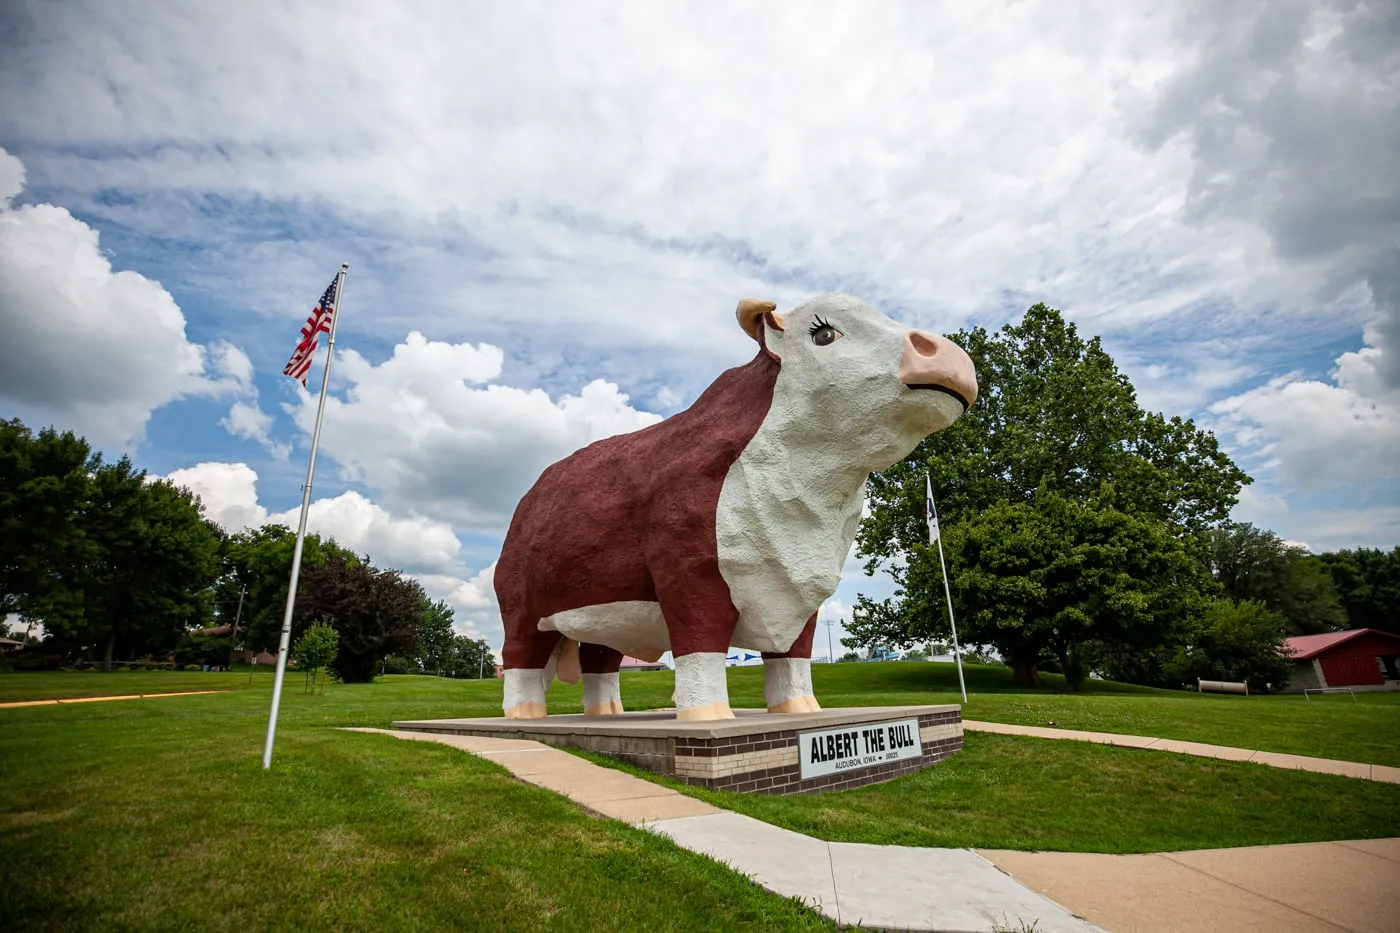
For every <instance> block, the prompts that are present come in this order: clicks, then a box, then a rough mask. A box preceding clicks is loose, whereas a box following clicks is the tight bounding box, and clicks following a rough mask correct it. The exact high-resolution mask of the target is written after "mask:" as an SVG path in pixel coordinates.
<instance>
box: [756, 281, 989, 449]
mask: <svg viewBox="0 0 1400 933" xmlns="http://www.w3.org/2000/svg"><path fill="white" fill-rule="evenodd" d="M737 315H738V318H739V324H740V326H742V327H743V328H744V330H745V331H746V332H747V333H748V334H749V336H751V337H753V338H754V339H755V340H756V341H758V343H759V345H760V346H762V347H763V348H764V350H765V351H766V352H767V353H768V354H769V355H771V356H772V357H774V358H775V359H777V360H778V361H779V362H780V363H781V366H782V368H781V371H780V373H779V376H778V381H777V384H776V385H775V386H774V391H773V405H772V408H771V409H770V411H769V419H770V420H771V419H774V418H776V419H778V420H779V421H780V422H781V424H782V429H783V430H784V431H785V432H786V434H787V436H788V439H789V440H790V442H791V443H792V445H793V447H794V448H797V449H804V448H805V449H808V450H813V449H821V448H826V449H828V450H831V451H833V452H835V451H837V450H839V451H840V454H841V459H842V466H843V467H845V468H847V469H855V470H858V471H862V472H866V473H869V472H871V471H874V470H883V469H885V468H886V467H888V466H890V465H892V464H894V463H897V462H898V461H899V460H901V459H903V458H904V457H906V456H908V454H909V452H910V451H912V450H913V449H914V448H915V447H916V446H918V444H919V442H920V441H921V440H923V439H924V438H925V437H927V436H928V435H930V434H933V433H934V432H936V431H941V430H943V429H944V428H946V427H948V426H949V425H951V424H952V423H953V422H954V421H956V420H958V418H959V417H960V416H961V415H962V413H963V412H964V411H966V410H967V409H968V407H969V406H971V405H972V403H973V402H975V401H976V400H977V374H976V372H975V370H974V369H973V365H972V360H971V359H970V358H969V357H968V355H967V353H965V352H964V351H963V349H962V348H961V347H959V346H958V345H956V344H955V343H953V342H952V341H950V340H948V339H947V338H946V337H941V336H939V335H937V334H928V333H924V332H922V331H917V330H913V329H911V328H909V327H906V326H905V325H903V324H900V323H899V322H898V321H894V320H892V319H890V318H888V317H886V316H885V315H884V314H881V313H880V312H879V311H877V310H875V309H874V308H872V307H871V306H870V305H868V304H866V303H865V302H863V301H861V300H860V299H858V298H853V297H852V296H850V295H844V294H841V293H838V292H833V293H830V294H826V295H821V296H819V297H817V298H813V299H812V300H811V301H808V302H807V303H806V304H803V305H801V306H800V307H798V308H795V309H793V310H792V311H789V312H787V313H785V314H782V315H779V314H777V313H776V306H775V305H774V304H773V303H772V302H768V301H754V300H752V299H746V300H744V301H742V302H740V303H739V309H738V312H737Z"/></svg>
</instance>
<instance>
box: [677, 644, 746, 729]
mask: <svg viewBox="0 0 1400 933" xmlns="http://www.w3.org/2000/svg"><path fill="white" fill-rule="evenodd" d="M676 718H677V719H681V720H704V719H733V718H734V711H733V710H732V709H730V708H729V683H728V681H727V680H726V679H725V676H724V652H721V651H697V652H695V653H694V654H686V655H681V656H680V657H678V658H676Z"/></svg>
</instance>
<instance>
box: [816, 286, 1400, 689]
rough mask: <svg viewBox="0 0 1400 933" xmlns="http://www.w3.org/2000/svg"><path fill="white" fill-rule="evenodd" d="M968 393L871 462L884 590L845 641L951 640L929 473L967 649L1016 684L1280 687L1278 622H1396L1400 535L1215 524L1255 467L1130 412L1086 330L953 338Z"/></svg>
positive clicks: (1199, 433)
mask: <svg viewBox="0 0 1400 933" xmlns="http://www.w3.org/2000/svg"><path fill="white" fill-rule="evenodd" d="M954 339H955V340H956V341H957V342H958V343H959V344H960V345H961V346H963V347H964V348H965V349H967V351H968V353H969V354H970V355H971V356H972V358H973V360H974V362H975V363H976V365H977V371H978V379H979V383H980V391H979V396H978V400H977V404H976V405H975V406H974V407H973V408H972V409H971V410H970V411H969V412H968V413H967V414H966V415H964V416H963V418H962V419H960V420H959V421H958V422H957V423H956V424H955V425H953V426H952V427H951V428H949V429H947V430H945V431H942V432H940V433H938V434H935V435H934V436H932V437H930V438H927V439H926V440H924V441H923V442H922V443H921V444H920V445H919V447H918V448H917V449H916V450H915V451H914V452H913V453H911V454H910V455H909V456H908V457H907V458H905V459H904V460H903V461H902V462H900V463H898V464H895V465H894V466H892V467H890V468H889V469H888V470H885V471H883V472H880V473H876V474H873V475H872V476H871V477H870V481H869V484H868V487H867V499H868V503H869V507H870V513H871V514H870V516H869V518H867V519H866V520H865V521H864V522H863V523H862V525H861V529H860V532H859V537H858V545H859V551H860V554H861V556H863V557H865V558H866V559H867V570H868V571H872V572H873V571H874V570H875V569H876V568H877V567H883V568H885V569H887V570H888V571H889V573H890V574H891V576H892V577H893V578H894V580H895V582H896V584H897V585H898V590H897V591H896V593H895V595H894V596H893V597H892V598H890V599H887V600H882V601H876V600H872V599H869V598H868V597H860V598H859V599H858V601H857V605H856V607H855V610H854V613H853V619H852V621H851V623H850V625H849V626H848V630H849V632H850V634H849V636H848V637H847V638H845V639H843V642H842V643H843V644H844V645H846V646H847V647H852V648H854V647H864V648H870V647H874V646H887V647H888V646H894V647H907V646H910V645H914V644H922V643H926V642H930V641H935V640H937V641H947V640H948V639H949V635H950V632H949V627H948V619H947V613H946V610H945V608H944V603H945V600H944V590H943V580H942V573H941V571H940V569H939V563H938V555H937V552H936V550H935V548H934V547H932V546H930V545H929V543H928V537H927V535H928V532H927V527H926V525H925V511H924V474H925V472H928V473H929V474H930V475H931V477H932V484H933V490H934V496H935V499H936V502H937V506H938V512H939V518H940V528H941V537H942V541H943V546H944V549H945V553H946V556H947V562H948V567H949V587H950V590H951V592H952V598H953V605H954V611H955V612H956V613H957V620H958V628H959V632H958V634H959V636H960V638H961V640H962V641H963V643H964V644H967V645H974V646H975V645H985V646H990V647H992V648H995V649H996V650H997V651H998V652H999V653H1000V655H1001V656H1002V657H1003V658H1004V659H1005V661H1006V662H1007V663H1008V664H1009V665H1010V666H1011V668H1012V670H1013V672H1014V676H1015V677H1016V679H1017V680H1018V681H1020V682H1022V683H1026V684H1033V683H1035V682H1037V680H1038V677H1039V673H1040V672H1042V671H1053V672H1060V673H1063V674H1064V675H1065V678H1066V680H1067V682H1068V684H1069V685H1070V686H1071V687H1077V686H1078V685H1079V684H1081V683H1082V682H1083V681H1084V679H1085V678H1086V677H1088V676H1089V675H1090V674H1091V673H1098V674H1101V675H1103V676H1106V677H1110V678H1113V679H1118V680H1126V681H1129V682H1134V683H1141V684H1150V685H1160V686H1181V685H1185V684H1192V683H1194V682H1195V680H1196V678H1198V677H1200V678H1203V679H1228V680H1239V679H1245V680H1248V681H1251V682H1252V683H1254V684H1256V685H1257V686H1263V685H1264V684H1266V683H1273V684H1275V685H1276V686H1277V685H1280V684H1282V683H1283V682H1284V681H1285V680H1286V678H1287V675H1288V671H1289V668H1290V665H1289V663H1288V662H1287V661H1286V660H1285V659H1284V658H1283V657H1282V656H1281V655H1280V654H1279V650H1278V649H1279V647H1280V646H1281V645H1282V642H1283V640H1284V638H1285V637H1287V636H1288V635H1291V634H1304V633H1311V632H1323V631H1331V630H1334V629H1339V628H1346V627H1349V626H1350V627H1368V628H1378V629H1383V630H1386V631H1396V630H1397V626H1400V548H1396V549H1394V550H1392V551H1389V552H1384V551H1379V550H1368V549H1360V550H1351V551H1340V552H1337V553H1334V554H1321V555H1313V554H1310V553H1309V552H1308V551H1306V550H1305V549H1303V548H1298V547H1291V546H1289V545H1287V544H1285V543H1284V542H1283V541H1281V540H1280V539H1279V538H1278V536H1277V535H1275V534H1273V533H1272V532H1269V531H1266V530H1263V529H1257V528H1254V527H1253V526H1250V525H1247V524H1239V523H1235V522H1231V521H1230V520H1229V514H1230V510H1231V509H1232V507H1233V506H1234V505H1235V503H1236V502H1237V499H1238V495H1239V491H1240V489H1241V488H1242V487H1243V486H1244V485H1245V484H1247V483H1249V482H1250V478H1249V477H1248V476H1247V475H1246V474H1245V473H1244V472H1243V471H1242V470H1241V469H1240V468H1239V467H1238V466H1236V465H1235V464H1234V463H1233V462H1232V461H1231V459H1230V458H1229V457H1228V456H1227V455H1226V454H1225V453H1224V451H1222V450H1221V449H1220V447H1219V445H1218V443H1217V441H1216V439H1215V437H1214V436H1213V435H1212V434H1211V433H1210V432H1208V431H1204V430H1202V429H1201V428H1199V427H1197V426H1196V425H1195V424H1194V423H1193V422H1192V421H1190V420H1183V419H1181V418H1166V417H1164V416H1162V415H1160V414H1155V413H1151V412H1147V411H1144V410H1143V409H1142V408H1141V406H1140V405H1139V404H1138V402H1137V398H1136V393H1135V391H1134V389H1133V386H1132V384H1131V382H1130V381H1129V380H1128V378H1127V377H1126V376H1125V375H1124V374H1123V373H1121V372H1120V371H1119V370H1118V368H1117V366H1116V365H1115V363H1114V362H1113V360H1112V358H1111V357H1110V356H1109V354H1108V353H1107V352H1106V351H1105V350H1104V349H1103V346H1102V344H1101V342H1100V341H1099V339H1098V338H1093V339H1088V340H1086V339H1084V338H1083V337H1081V336H1080V335H1079V333H1078V330H1077V328H1076V327H1075V325H1074V324H1072V323H1070V322H1067V321H1066V320H1065V319H1064V317H1063V316H1062V315H1061V314H1060V312H1058V311H1056V310H1054V309H1051V308H1048V307H1046V306H1045V305H1036V306H1034V307H1032V308H1030V309H1029V310H1028V311H1027V312H1026V314H1025V315H1024V317H1023V318H1022V320H1021V321H1019V322H1017V323H1015V324H1008V325H1006V326H1005V327H1003V328H1002V329H1001V330H1000V331H997V332H988V331H986V330H984V329H982V328H975V329H972V330H965V331H962V332H961V333H959V334H958V335H957V337H956V338H954Z"/></svg>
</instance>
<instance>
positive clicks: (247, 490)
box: [165, 463, 296, 533]
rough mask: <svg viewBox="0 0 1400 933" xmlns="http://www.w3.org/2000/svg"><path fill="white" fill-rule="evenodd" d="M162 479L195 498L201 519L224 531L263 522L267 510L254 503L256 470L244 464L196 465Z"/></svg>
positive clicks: (266, 517) (256, 491) (240, 528)
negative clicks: (197, 501) (202, 512)
mask: <svg viewBox="0 0 1400 933" xmlns="http://www.w3.org/2000/svg"><path fill="white" fill-rule="evenodd" d="M165 479H168V480H170V481H171V482H172V483H175V484H177V485H179V486H184V487H185V488H186V489H188V490H190V491H191V492H193V493H194V494H195V495H197V496H199V498H200V501H201V502H202V503H203V505H204V514H205V516H206V517H207V518H208V519H209V520H210V521H212V522H214V523H215V524H217V525H218V526H219V527H221V528H223V529H224V530H225V531H227V532H230V533H232V532H237V531H242V530H243V529H245V528H255V527H257V526H259V525H262V524H265V523H266V522H267V519H268V515H267V509H265V508H263V507H262V506H261V505H260V504H259V503H258V474H257V471H255V470H254V469H253V468H252V467H250V466H248V464H246V463H196V464H195V465H194V466H192V467H186V468H184V469H181V470H175V471H173V472H171V473H168V474H167V475H166V476H165ZM292 527H296V526H295V525H293V526H292Z"/></svg>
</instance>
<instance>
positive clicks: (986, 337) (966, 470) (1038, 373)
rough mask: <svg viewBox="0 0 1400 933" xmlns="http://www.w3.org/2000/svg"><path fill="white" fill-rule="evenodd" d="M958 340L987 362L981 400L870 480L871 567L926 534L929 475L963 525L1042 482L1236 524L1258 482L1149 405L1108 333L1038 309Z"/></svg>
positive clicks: (941, 501) (866, 550) (1147, 513)
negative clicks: (1102, 337) (1232, 517)
mask: <svg viewBox="0 0 1400 933" xmlns="http://www.w3.org/2000/svg"><path fill="white" fill-rule="evenodd" d="M953 339H954V340H955V341H956V342H957V343H958V344H959V345H960V346H962V347H963V348H964V349H965V350H967V352H968V354H969V355H970V356H971V357H972V359H973V362H974V363H975V364H976V366H977V378H978V383H979V390H978V399H977V404H976V405H974V406H973V407H972V409H971V410H969V411H968V412H967V414H965V415H964V416H963V417H962V418H961V419H959V420H958V422H957V423H956V424H954V425H953V426H952V427H950V428H948V429H947V430H945V431H940V432H939V433H937V434H935V435H933V436H932V437H929V438H926V439H925V440H924V441H923V442H922V443H921V444H920V445H919V446H918V448H917V449H915V450H914V451H913V453H911V454H910V455H909V456H908V457H906V458H905V459H904V460H903V461H902V462H900V463H897V464H895V465H894V466H892V467H890V468H889V469H888V470H884V471H882V472H879V473H875V474H872V475H871V477H870V482H869V484H868V488H867V500H868V503H869V508H870V516H869V517H868V518H867V519H866V520H865V521H864V522H863V523H862V524H861V529H860V536H859V539H858V540H859V544H860V551H861V553H862V554H863V555H864V556H866V557H868V558H870V561H869V564H868V567H869V568H870V569H873V568H874V567H875V566H878V565H880V564H884V563H889V562H891V561H893V560H895V559H896V558H897V557H898V556H899V555H900V554H902V553H909V552H910V551H912V550H913V549H914V547H915V546H916V545H918V544H919V543H920V542H922V541H926V540H927V537H926V535H927V532H926V530H925V527H924V474H925V472H927V473H929V474H930V476H931V477H932V482H933V489H934V496H935V497H936V499H937V502H938V508H939V514H940V515H941V516H942V517H943V518H944V519H945V520H947V521H951V522H954V523H956V522H958V521H961V520H962V518H963V517H964V516H967V515H971V514H973V513H975V512H977V511H980V510H982V509H986V508H989V507H991V506H993V505H996V504H998V503H1025V502H1029V501H1030V500H1031V498H1032V497H1033V496H1034V495H1035V494H1036V490H1038V489H1040V488H1042V487H1044V488H1045V489H1047V490H1048V491H1050V492H1053V493H1057V494H1059V495H1061V496H1064V497H1066V498H1069V499H1078V500H1084V499H1088V498H1090V497H1092V496H1094V495H1096V494H1097V493H1098V490H1099V487H1100V485H1101V484H1102V483H1104V482H1112V483H1113V486H1114V490H1115V503H1116V507H1117V508H1118V509H1120V510H1121V511H1123V512H1125V513H1128V514H1131V515H1135V516H1140V517H1143V518H1152V519H1155V520H1157V521H1160V522H1163V523H1165V524H1167V525H1170V526H1172V527H1173V528H1177V529H1180V530H1183V531H1192V532H1198V531H1201V530H1204V529H1205V528H1208V527H1210V526H1212V525H1214V524H1217V523H1219V522H1222V521H1225V520H1226V519H1227V518H1228V516H1229V513H1230V509H1231V508H1232V507H1233V506H1234V505H1235V502H1236V501H1237V498H1238V495H1239V490H1240V488H1241V487H1242V486H1243V485H1245V484H1247V483H1249V482H1250V479H1249V477H1248V476H1246V475H1245V473H1244V472H1243V471H1241V470H1240V469H1239V468H1238V467H1237V466H1236V465H1235V464H1234V462H1232V461H1231V460H1230V458H1229V457H1228V456H1227V455H1226V454H1225V453H1224V452H1223V451H1222V450H1221V449H1220V446H1219V444H1218V442H1217V441H1216V439H1215V436H1214V435H1212V434H1211V433H1210V432H1208V431H1203V430H1201V429H1200V428H1198V427H1196V425H1195V424H1194V423H1193V422H1192V421H1190V420H1189V419H1188V420H1183V419H1181V418H1175V417H1174V418H1170V419H1168V418H1165V417H1163V416H1162V415H1159V414H1153V413H1150V412H1146V411H1144V410H1143V409H1142V408H1141V407H1140V406H1139V405H1138V402H1137V397H1136V394H1135V393H1134V391H1133V387H1132V384H1131V383H1130V382H1129V380H1128V378H1127V377H1126V376H1124V375H1123V374H1122V373H1121V372H1119V371H1118V368H1117V366H1116V365H1115V364H1114V362H1113V360H1112V358H1111V357H1110V356H1109V355H1108V353H1107V352H1105V351H1104V349H1103V346H1102V344H1101V343H1100V341H1099V338H1097V337H1095V338H1092V339H1090V340H1085V339H1084V338H1082V337H1081V336H1080V335H1079V332H1078V330H1077V328H1076V327H1075V325H1074V324H1072V323H1069V322H1068V321H1066V320H1065V319H1064V317H1063V316H1062V315H1061V314H1060V312H1059V311H1056V310H1054V309H1052V308H1048V307H1046V306H1045V305H1043V304H1038V305H1035V306H1034V307H1032V308H1030V309H1029V310H1028V311H1027V312H1026V314H1025V316H1024V317H1023V318H1022V320H1021V321H1020V323H1018V324H1008V325H1006V326H1005V327H1003V328H1002V329H1001V330H1000V331H999V332H994V333H993V332H988V331H986V330H984V329H982V328H980V327H979V328H974V329H973V330H970V331H966V330H965V331H960V332H959V333H958V334H957V335H956V336H955V337H954V338H953Z"/></svg>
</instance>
